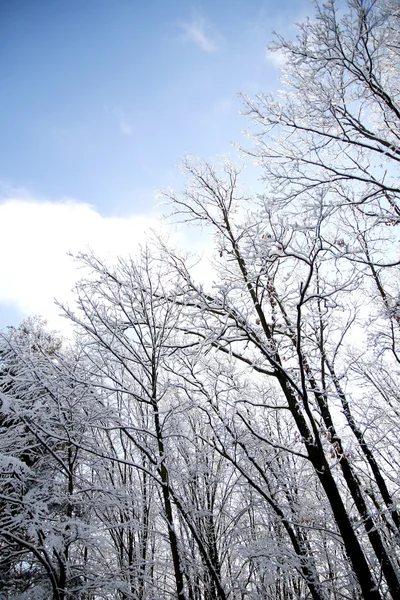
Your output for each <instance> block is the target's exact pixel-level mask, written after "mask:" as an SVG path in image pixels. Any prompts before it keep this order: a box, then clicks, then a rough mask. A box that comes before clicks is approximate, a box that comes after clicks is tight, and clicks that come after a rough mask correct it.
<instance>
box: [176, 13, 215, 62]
mask: <svg viewBox="0 0 400 600" xmlns="http://www.w3.org/2000/svg"><path fill="white" fill-rule="evenodd" d="M180 27H181V28H182V29H183V31H184V40H185V41H187V42H191V43H193V44H195V45H196V46H197V47H198V48H200V50H203V52H216V51H217V50H218V49H219V48H220V47H221V45H222V43H223V37H222V36H221V34H220V33H218V32H217V31H215V29H214V28H213V27H212V26H211V25H210V23H208V22H207V21H206V19H205V18H204V17H203V16H202V15H201V14H199V13H197V12H196V13H194V14H193V17H192V19H191V20H190V21H187V22H182V23H180Z"/></svg>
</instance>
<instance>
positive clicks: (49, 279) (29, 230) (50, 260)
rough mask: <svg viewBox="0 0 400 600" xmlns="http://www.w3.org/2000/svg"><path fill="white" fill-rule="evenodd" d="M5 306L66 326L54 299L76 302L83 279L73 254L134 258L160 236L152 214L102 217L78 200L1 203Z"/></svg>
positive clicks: (1, 297)
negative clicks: (76, 290) (154, 234)
mask: <svg viewBox="0 0 400 600" xmlns="http://www.w3.org/2000/svg"><path fill="white" fill-rule="evenodd" d="M0 223H1V224H2V230H1V236H0V256H1V261H0V303H4V304H7V305H11V306H13V307H15V308H17V309H18V310H19V311H20V313H21V314H22V315H24V316H26V315H31V314H41V315H43V316H44V317H45V318H47V320H48V321H49V323H50V324H51V325H52V326H53V327H57V328H59V327H62V324H63V321H62V320H61V319H59V317H58V315H59V313H60V309H59V308H57V307H56V306H55V305H54V298H57V299H58V300H60V301H71V299H72V297H73V295H72V293H71V290H72V288H73V286H74V283H75V282H76V281H77V279H79V278H80V277H81V276H82V273H81V272H79V270H78V265H77V264H76V262H75V261H74V260H73V259H72V258H71V257H70V256H68V253H69V252H71V253H77V252H78V251H80V250H82V251H85V250H88V249H91V250H93V251H94V252H95V253H96V254H98V255H99V256H101V257H105V258H109V259H113V258H114V259H115V257H116V256H118V255H127V254H133V255H134V254H135V253H136V252H137V250H138V248H139V245H144V244H145V243H146V241H147V240H148V239H149V238H150V237H151V231H150V230H151V229H154V230H156V231H158V232H160V230H161V227H162V225H161V224H160V221H159V220H157V219H156V218H155V217H151V216H131V217H127V218H117V217H102V216H101V215H100V214H99V213H98V212H96V210H95V209H94V208H92V207H90V206H89V205H87V204H83V203H79V202H76V201H74V200H67V201H60V202H49V201H37V200H27V199H26V198H23V199H19V198H13V199H9V200H7V201H6V202H4V203H2V204H0Z"/></svg>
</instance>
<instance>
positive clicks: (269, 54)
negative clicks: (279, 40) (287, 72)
mask: <svg viewBox="0 0 400 600" xmlns="http://www.w3.org/2000/svg"><path fill="white" fill-rule="evenodd" d="M265 58H266V59H267V61H268V62H270V63H271V64H272V65H273V66H274V67H276V68H277V69H282V67H284V66H285V65H286V60H287V59H286V55H285V53H284V52H282V50H281V49H280V48H279V49H277V50H270V49H268V50H267V51H266V53H265Z"/></svg>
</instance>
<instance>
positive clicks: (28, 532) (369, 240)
mask: <svg viewBox="0 0 400 600" xmlns="http://www.w3.org/2000/svg"><path fill="white" fill-rule="evenodd" d="M274 50H275V51H278V52H280V53H281V54H282V56H283V57H284V67H283V72H282V90H281V92H279V94H276V95H275V96H269V95H265V94H261V93H260V94H258V95H257V96H256V97H245V96H244V97H243V102H244V107H245V109H244V110H245V113H246V115H247V119H248V121H247V123H248V128H249V129H248V134H247V141H246V142H244V143H243V148H242V151H243V154H244V159H245V160H254V161H256V163H257V165H258V168H259V175H260V178H262V181H263V187H264V191H263V193H262V194H259V193H257V194H252V193H251V191H250V192H249V191H248V189H247V188H246V187H245V186H244V185H243V184H242V180H241V166H240V165H237V164H234V163H233V162H231V161H230V160H228V159H220V160H216V161H214V162H209V161H203V160H199V159H191V158H187V159H185V160H184V161H183V164H182V169H183V172H184V174H185V176H186V181H187V185H186V187H185V188H184V189H183V190H182V191H180V192H174V191H170V192H165V193H164V200H165V202H166V203H167V205H168V210H169V218H170V219H171V220H173V221H176V220H178V221H180V222H183V223H185V224H187V225H188V226H189V225H191V226H196V225H198V226H201V227H202V228H203V230H204V231H205V232H206V233H207V234H209V235H210V239H212V240H213V242H212V243H213V271H214V274H215V283H214V285H213V286H211V287H209V288H206V286H204V285H203V284H202V283H201V282H198V281H197V280H196V277H195V275H194V272H193V268H192V265H193V262H194V261H193V260H192V259H191V258H188V257H187V256H186V255H185V254H184V253H183V252H180V251H178V250H176V249H173V248H171V247H169V246H168V244H166V243H163V242H162V241H160V240H158V241H157V242H154V243H152V244H149V245H148V247H146V248H143V249H142V252H141V254H140V256H138V257H136V258H124V257H121V258H120V259H119V260H118V261H117V262H116V263H115V264H107V263H106V262H105V261H103V260H102V259H101V258H99V257H97V256H94V255H92V254H89V253H82V254H81V255H79V257H78V259H79V261H80V262H81V264H82V265H85V267H86V272H87V273H88V276H87V277H86V278H85V279H83V280H81V281H80V282H79V283H78V284H77V286H76V303H75V304H74V305H73V306H71V307H69V306H64V307H63V311H64V314H65V316H66V318H68V319H69V320H70V321H71V323H72V324H73V325H74V334H75V337H74V340H73V342H68V343H67V342H66V341H65V340H63V339H62V338H61V337H60V336H59V335H58V334H57V333H54V332H49V331H47V329H46V327H45V324H44V322H43V320H41V319H39V318H35V319H33V318H32V319H28V320H26V321H25V322H23V323H22V324H21V325H20V327H17V328H12V327H10V328H8V329H6V330H5V331H3V332H2V333H1V334H0V392H1V396H0V397H1V411H0V598H4V599H7V600H11V599H13V600H16V599H18V600H25V599H26V600H28V599H29V600H33V599H35V600H45V599H50V598H51V599H53V600H67V599H69V598H74V599H75V598H76V599H81V600H98V599H104V600H105V599H107V600H114V599H115V600H117V599H118V600H156V599H157V600H158V599H159V600H161V599H163V600H164V599H167V598H171V599H176V600H261V599H263V600H267V599H268V600H295V599H296V600H297V599H300V598H302V599H304V600H305V599H306V598H312V599H313V600H342V599H343V600H344V599H357V598H359V599H366V600H383V599H384V598H393V600H397V599H398V598H399V597H400V571H399V569H400V545H399V541H400V506H399V500H400V491H399V484H400V481H399V473H400V455H399V444H398V440H399V437H400V420H399V416H400V415H399V411H400V393H399V389H400V386H399V383H400V381H399V379H400V377H399V376H400V349H399V343H400V330H399V328H400V296H399V264H400V261H399V252H398V235H399V223H400V202H399V201H400V187H399V177H398V173H399V170H398V166H399V163H400V4H399V2H398V1H397V0H349V1H348V2H347V3H344V2H336V1H333V0H328V1H326V2H324V3H322V2H316V3H315V16H314V18H313V19H311V20H307V21H305V22H304V23H301V24H300V25H299V26H298V36H297V38H296V40H295V41H291V40H285V39H283V38H282V37H280V36H279V35H278V36H277V37H276V39H275V42H274ZM61 300H62V299H61Z"/></svg>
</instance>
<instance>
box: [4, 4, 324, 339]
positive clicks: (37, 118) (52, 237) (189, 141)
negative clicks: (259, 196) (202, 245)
mask: <svg viewBox="0 0 400 600" xmlns="http://www.w3.org/2000/svg"><path fill="white" fill-rule="evenodd" d="M312 13H313V8H312V5H311V3H310V2H309V0H297V1H295V0H280V2H276V1H273V0H214V1H212V0H204V1H203V2H193V3H192V2H191V1H190V0H0V136H1V141H2V143H1V145H0V224H1V236H0V253H1V261H0V327H4V326H6V325H8V324H17V323H18V322H19V320H20V319H21V318H22V317H23V316H26V315H28V314H32V313H41V314H44V316H47V317H49V320H50V321H51V324H52V325H54V323H56V320H55V315H56V314H57V312H58V310H57V309H54V308H53V307H52V302H53V298H54V296H57V297H58V298H59V299H61V300H63V299H64V296H67V295H68V292H69V290H70V289H71V287H72V285H73V280H74V277H76V274H75V268H74V266H73V264H72V263H71V260H70V259H69V258H66V252H68V251H72V252H74V251H77V250H78V249H80V248H82V249H83V248H84V247H85V246H86V245H88V244H89V245H90V246H91V247H92V248H94V249H95V250H96V251H98V252H99V253H100V254H101V253H102V252H103V250H104V252H107V251H108V252H109V253H114V254H115V253H118V252H121V253H123V252H129V251H131V252H134V251H135V246H136V245H137V243H138V242H142V241H143V240H144V239H145V233H144V232H145V231H146V229H147V227H148V226H150V225H151V224H152V223H153V219H154V218H155V214H154V206H155V205H156V201H155V197H154V190H155V189H158V188H161V187H169V186H175V187H180V186H181V185H182V182H181V180H180V177H179V173H178V171H177V170H176V169H175V166H176V165H177V164H178V162H179V158H180V157H181V156H183V155H185V154H188V153H189V154H193V155H196V156H202V157H205V158H210V157H213V156H214V155H216V154H221V153H231V154H234V150H233V149H232V146H231V143H232V142H233V141H239V142H240V141H241V131H242V130H243V129H245V128H246V126H247V122H246V119H245V117H243V116H240V115H239V114H238V113H239V111H240V109H241V101H240V98H239V97H238V92H241V91H242V92H245V93H247V94H250V95H251V94H255V93H257V92H258V91H274V90H275V89H277V87H278V86H279V81H278V78H279V56H274V57H271V56H270V55H269V53H268V51H267V46H268V44H269V43H270V41H271V40H272V33H271V32H272V30H274V29H275V30H277V31H278V32H279V33H282V34H283V35H285V36H287V37H292V36H293V35H295V28H294V27H293V25H292V23H293V21H299V20H303V19H304V17H305V16H306V15H312Z"/></svg>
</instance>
